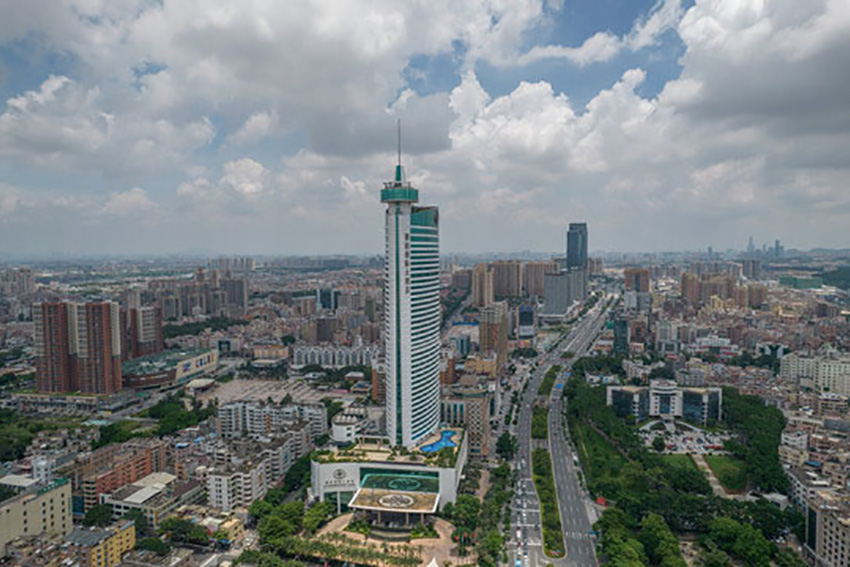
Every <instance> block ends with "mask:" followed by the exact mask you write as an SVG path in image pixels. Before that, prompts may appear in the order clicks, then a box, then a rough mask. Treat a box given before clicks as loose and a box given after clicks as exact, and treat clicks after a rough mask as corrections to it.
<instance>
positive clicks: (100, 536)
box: [65, 521, 133, 547]
mask: <svg viewBox="0 0 850 567" xmlns="http://www.w3.org/2000/svg"><path fill="white" fill-rule="evenodd" d="M132 523H133V522H130V521H127V522H124V523H122V524H120V525H118V526H115V528H116V529H117V530H124V529H126V528H127V527H128V526H129V525H131V524H132ZM115 531H116V530H115V529H111V528H106V529H103V528H77V529H75V530H74V531H72V532H71V533H70V534H68V535H67V536H66V537H65V541H67V542H68V543H70V544H72V545H78V546H80V547H93V546H95V545H97V544H98V543H100V542H102V541H103V540H105V539H108V538H110V537H112V536H113V535H114V534H115Z"/></svg>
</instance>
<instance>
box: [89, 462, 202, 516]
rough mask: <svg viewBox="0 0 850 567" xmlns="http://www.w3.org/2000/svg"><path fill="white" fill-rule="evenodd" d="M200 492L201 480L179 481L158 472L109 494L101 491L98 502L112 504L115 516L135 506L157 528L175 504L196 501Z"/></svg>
mask: <svg viewBox="0 0 850 567" xmlns="http://www.w3.org/2000/svg"><path fill="white" fill-rule="evenodd" d="M203 495H204V490H203V486H201V484H200V483H198V482H196V481H194V480H190V481H186V482H183V481H179V480H177V477H176V476H174V475H172V474H169V473H164V472H159V473H153V474H150V475H148V476H146V477H145V478H143V479H141V480H139V481H137V482H135V483H133V484H129V485H127V486H124V487H123V488H120V489H118V490H117V491H115V492H113V493H111V494H101V495H100V503H101V504H108V505H109V506H111V507H112V517H113V518H114V519H116V520H117V519H119V518H122V517H123V516H125V515H127V513H129V512H131V511H133V510H138V511H139V512H141V513H142V514H143V515H144V516H145V518H147V520H148V523H149V524H150V525H151V526H153V527H154V528H157V527H159V524H160V522H162V521H163V520H164V519H165V518H166V517H168V516H169V515H170V514H171V513H172V512H173V511H174V510H175V509H176V508H177V507H178V506H181V505H183V504H192V503H195V502H198V501H199V500H201V499H202V498H203Z"/></svg>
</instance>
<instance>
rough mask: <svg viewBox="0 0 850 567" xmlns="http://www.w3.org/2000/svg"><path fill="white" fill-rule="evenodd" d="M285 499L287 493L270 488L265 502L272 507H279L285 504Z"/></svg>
mask: <svg viewBox="0 0 850 567" xmlns="http://www.w3.org/2000/svg"><path fill="white" fill-rule="evenodd" d="M284 498H286V493H285V492H284V491H283V490H281V489H280V488H270V489H269V491H268V492H266V495H265V497H264V498H263V500H265V501H266V502H268V503H269V504H271V505H272V506H277V505H279V504H281V503H282V502H283V499H284Z"/></svg>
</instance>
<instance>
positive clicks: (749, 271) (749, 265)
mask: <svg viewBox="0 0 850 567" xmlns="http://www.w3.org/2000/svg"><path fill="white" fill-rule="evenodd" d="M741 272H742V273H743V274H744V277H745V278H747V279H750V280H760V279H761V260H758V259H756V258H744V259H743V260H741Z"/></svg>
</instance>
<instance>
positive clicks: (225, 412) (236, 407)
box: [218, 401, 328, 439]
mask: <svg viewBox="0 0 850 567" xmlns="http://www.w3.org/2000/svg"><path fill="white" fill-rule="evenodd" d="M294 420H305V421H307V422H309V424H310V433H311V436H312V437H313V438H316V437H320V436H322V435H326V434H327V433H328V410H327V408H326V407H325V406H324V404H267V403H262V402H253V401H237V402H232V403H229V404H224V405H222V406H221V407H219V409H218V427H219V433H220V434H221V436H222V437H224V438H226V439H234V438H238V437H243V436H251V435H269V434H270V433H274V432H278V431H281V430H284V429H286V428H288V427H289V426H290V425H291V424H292V423H293V421H294Z"/></svg>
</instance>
